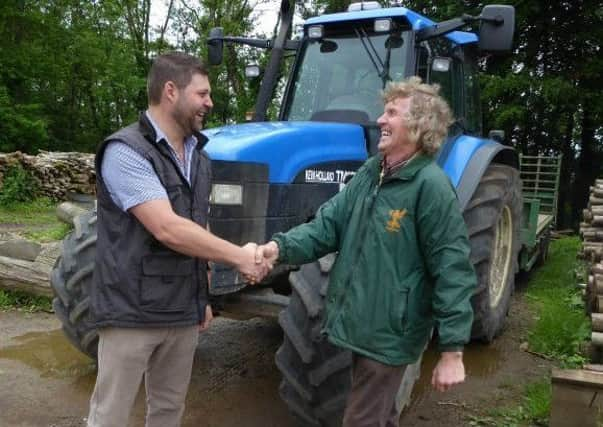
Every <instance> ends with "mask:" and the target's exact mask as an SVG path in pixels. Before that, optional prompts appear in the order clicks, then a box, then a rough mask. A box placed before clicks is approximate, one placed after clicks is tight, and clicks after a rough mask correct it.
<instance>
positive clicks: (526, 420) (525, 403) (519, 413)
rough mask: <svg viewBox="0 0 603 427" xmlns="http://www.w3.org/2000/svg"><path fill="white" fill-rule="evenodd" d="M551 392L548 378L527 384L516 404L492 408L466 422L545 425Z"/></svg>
mask: <svg viewBox="0 0 603 427" xmlns="http://www.w3.org/2000/svg"><path fill="white" fill-rule="evenodd" d="M551 393H552V390H551V384H550V381H549V379H545V380H541V381H538V382H534V383H531V384H527V385H526V386H525V388H524V390H523V396H522V399H521V403H520V404H519V405H518V406H516V407H514V408H502V409H494V410H493V411H491V412H490V415H488V416H483V417H481V416H471V417H469V423H468V424H469V425H470V426H484V427H486V426H487V427H517V426H547V425H548V416H549V412H550V406H551V396H552V394H551Z"/></svg>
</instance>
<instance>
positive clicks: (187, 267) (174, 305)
mask: <svg viewBox="0 0 603 427" xmlns="http://www.w3.org/2000/svg"><path fill="white" fill-rule="evenodd" d="M194 266H195V262H194V260H193V259H192V258H182V257H174V255H171V254H169V255H159V254H154V255H147V256H145V257H144V258H143V259H142V276H141V278H140V283H139V286H140V303H141V307H142V308H143V309H144V310H145V311H153V312H184V311H186V310H187V309H189V308H190V307H191V306H192V305H194V304H195V287H194V286H193V278H194V272H193V270H194Z"/></svg>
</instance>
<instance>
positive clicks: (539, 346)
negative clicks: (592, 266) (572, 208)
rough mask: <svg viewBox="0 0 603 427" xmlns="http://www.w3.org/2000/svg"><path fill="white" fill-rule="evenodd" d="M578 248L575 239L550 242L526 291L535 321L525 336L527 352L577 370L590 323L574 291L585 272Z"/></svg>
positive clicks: (578, 241) (580, 297) (581, 362)
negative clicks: (544, 263)
mask: <svg viewBox="0 0 603 427" xmlns="http://www.w3.org/2000/svg"><path fill="white" fill-rule="evenodd" d="M579 248H580V240H579V239H578V238H577V237H569V238H564V239H560V240H557V241H554V242H552V243H551V250H550V258H549V259H548V261H547V263H546V265H544V266H543V267H541V268H540V269H538V270H537V271H535V272H534V274H533V277H532V278H531V279H530V282H529V284H528V288H527V290H526V298H527V299H528V300H529V301H530V304H531V306H532V307H533V309H534V313H535V314H536V319H537V320H536V323H535V324H534V326H533V327H532V329H531V331H530V333H529V335H528V344H529V346H530V349H531V350H533V351H536V352H538V353H542V354H544V355H546V356H549V357H551V358H553V359H554V360H556V361H558V362H559V364H560V366H561V367H564V368H576V367H579V366H581V365H582V364H583V363H584V362H585V360H586V359H585V357H584V355H582V354H581V353H580V348H581V344H582V343H583V342H584V341H586V340H587V339H588V338H589V337H590V322H589V319H588V317H586V315H585V314H584V313H585V312H584V302H583V300H582V296H581V294H580V292H579V290H577V288H576V283H577V281H578V280H577V274H578V275H579V276H582V275H583V274H584V272H585V266H584V264H583V263H582V262H581V261H580V260H577V259H576V254H577V252H578V250H579Z"/></svg>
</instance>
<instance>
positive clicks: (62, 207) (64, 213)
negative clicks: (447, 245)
mask: <svg viewBox="0 0 603 427" xmlns="http://www.w3.org/2000/svg"><path fill="white" fill-rule="evenodd" d="M86 212H87V210H86V209H84V208H83V207H81V206H79V205H76V204H75V203H71V202H63V203H61V204H59V205H58V206H57V209H56V213H57V217H58V218H59V219H60V220H61V221H63V222H65V223H67V224H71V225H73V218H75V217H76V216H78V215H81V214H83V213H86ZM602 245H603V243H602Z"/></svg>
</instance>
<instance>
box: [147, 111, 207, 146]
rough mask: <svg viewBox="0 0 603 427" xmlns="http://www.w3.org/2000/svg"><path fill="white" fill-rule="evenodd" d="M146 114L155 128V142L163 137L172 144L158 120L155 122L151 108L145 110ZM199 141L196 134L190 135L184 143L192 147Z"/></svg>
mask: <svg viewBox="0 0 603 427" xmlns="http://www.w3.org/2000/svg"><path fill="white" fill-rule="evenodd" d="M145 115H146V117H147V119H148V120H149V123H150V124H151V126H152V127H153V130H154V131H155V143H158V142H159V141H161V140H162V139H163V140H165V141H166V142H167V143H168V144H170V145H171V143H170V140H169V139H168V137H167V135H166V134H165V133H164V132H163V131H162V130H161V128H160V127H159V125H158V124H157V122H155V120H153V117H151V114H150V113H149V110H147V111H145ZM197 142H198V141H197V138H196V137H195V135H190V136H188V137H187V138H186V139H185V140H184V145H185V146H186V147H189V146H190V147H191V148H192V147H195V146H196V145H197Z"/></svg>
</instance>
